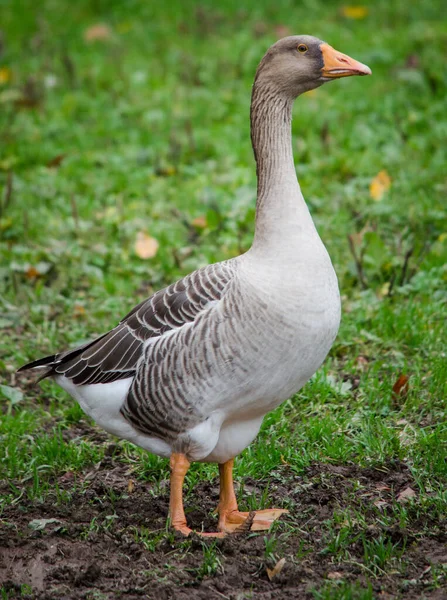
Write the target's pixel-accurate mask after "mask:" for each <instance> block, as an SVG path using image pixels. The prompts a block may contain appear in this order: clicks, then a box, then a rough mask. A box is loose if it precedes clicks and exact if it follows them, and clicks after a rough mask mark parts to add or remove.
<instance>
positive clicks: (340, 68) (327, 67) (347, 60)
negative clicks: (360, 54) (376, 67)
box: [320, 44, 371, 79]
mask: <svg viewBox="0 0 447 600" xmlns="http://www.w3.org/2000/svg"><path fill="white" fill-rule="evenodd" d="M320 49H321V52H322V54H323V61H324V65H323V68H322V69H321V73H322V75H323V77H328V78H330V79H338V78H339V77H350V76H351V75H371V69H370V68H369V67H367V66H366V65H364V64H362V63H361V62H358V61H357V60H354V59H353V58H351V57H350V56H346V54H342V53H341V52H337V50H334V48H332V46H329V44H321V46H320Z"/></svg>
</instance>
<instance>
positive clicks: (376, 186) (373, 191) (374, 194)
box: [369, 170, 391, 202]
mask: <svg viewBox="0 0 447 600" xmlns="http://www.w3.org/2000/svg"><path fill="white" fill-rule="evenodd" d="M390 187H391V177H390V176H389V175H388V173H387V172H386V171H385V170H383V171H379V173H377V175H376V176H375V177H374V178H373V179H372V180H371V183H370V184H369V193H370V195H371V198H372V199H373V200H376V201H377V202H378V201H379V200H382V197H383V195H384V193H385V192H386V191H387V190H389V189H390Z"/></svg>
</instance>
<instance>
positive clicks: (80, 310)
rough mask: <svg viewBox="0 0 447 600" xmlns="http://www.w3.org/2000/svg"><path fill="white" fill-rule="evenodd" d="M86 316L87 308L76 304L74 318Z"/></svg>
mask: <svg viewBox="0 0 447 600" xmlns="http://www.w3.org/2000/svg"><path fill="white" fill-rule="evenodd" d="M84 315H85V308H84V307H83V306H82V304H75V305H74V306H73V316H74V317H83V316H84Z"/></svg>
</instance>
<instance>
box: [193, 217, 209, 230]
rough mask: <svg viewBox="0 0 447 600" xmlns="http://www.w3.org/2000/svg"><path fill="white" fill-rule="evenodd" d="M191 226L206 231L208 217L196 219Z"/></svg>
mask: <svg viewBox="0 0 447 600" xmlns="http://www.w3.org/2000/svg"><path fill="white" fill-rule="evenodd" d="M191 225H194V227H197V229H205V227H206V226H207V222H206V217H204V216H202V217H196V218H195V219H193V220H192V221H191Z"/></svg>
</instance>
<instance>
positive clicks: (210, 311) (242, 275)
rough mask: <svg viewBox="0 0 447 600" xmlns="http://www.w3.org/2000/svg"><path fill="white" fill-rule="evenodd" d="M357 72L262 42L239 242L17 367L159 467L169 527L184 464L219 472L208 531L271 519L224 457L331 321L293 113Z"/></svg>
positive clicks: (179, 510)
mask: <svg viewBox="0 0 447 600" xmlns="http://www.w3.org/2000/svg"><path fill="white" fill-rule="evenodd" d="M370 74H371V70H370V69H369V67H367V66H366V65H364V64H362V63H360V62H358V61H356V60H354V59H352V58H350V57H349V56H347V55H345V54H342V53H340V52H338V51H336V50H335V49H334V48H332V47H331V46H330V45H329V44H327V43H326V42H323V41H322V40H320V39H317V38H315V37H312V36H308V35H298V36H289V37H286V38H283V39H281V40H279V41H278V42H276V43H275V44H273V46H271V47H270V48H269V50H268V51H267V53H266V54H265V56H264V57H263V58H262V60H261V62H260V64H259V66H258V69H257V71H256V76H255V80H254V85H253V90H252V100H251V111H250V119H251V120H250V122H251V141H252V146H253V151H254V157H255V160H256V167H257V169H256V171H257V202H256V219H255V233H254V239H253V243H252V246H251V247H250V249H249V250H248V251H247V252H245V253H244V254H242V255H240V256H237V257H235V258H232V259H229V260H225V261H223V262H219V263H216V264H210V265H208V266H205V267H203V268H199V269H198V270H196V271H194V272H193V273H191V274H189V275H187V276H186V277H184V278H183V279H180V280H179V281H177V282H175V283H173V284H172V285H169V286H168V287H166V288H164V289H162V290H160V291H158V292H156V293H155V294H153V295H152V296H151V297H150V298H148V299H147V300H144V301H143V302H141V303H140V304H138V305H137V306H135V308H133V310H131V311H130V312H129V314H128V315H127V316H125V317H124V319H122V321H120V323H119V324H118V325H117V326H116V327H115V328H114V329H112V330H111V331H109V332H107V333H104V334H103V335H101V336H100V337H98V338H97V339H95V340H93V341H91V342H88V343H86V344H84V345H82V346H80V347H78V348H76V349H71V350H67V351H65V352H61V353H58V354H54V355H52V356H48V357H46V358H41V359H39V360H36V361H34V362H31V363H29V364H26V365H24V366H23V367H21V368H20V369H19V371H24V370H28V369H32V370H34V371H36V372H37V373H38V374H39V375H40V377H39V381H40V380H41V379H43V378H45V377H52V378H53V379H54V380H55V381H56V382H57V383H58V384H59V385H60V386H61V387H62V388H63V389H64V390H66V391H67V392H68V393H69V394H70V395H71V396H72V397H73V398H74V399H76V400H77V401H78V402H79V404H80V406H81V407H82V409H83V410H84V411H85V413H87V415H89V416H90V417H91V418H92V419H93V420H94V421H95V422H96V423H97V424H98V425H100V426H101V427H102V428H103V429H105V430H106V431H107V432H109V433H111V434H113V435H115V436H118V437H120V438H124V439H126V440H129V441H130V442H132V443H134V444H136V445H137V446H140V447H141V448H144V449H145V450H147V451H149V452H152V453H154V454H156V455H159V456H162V457H165V458H169V460H170V473H171V474H170V502H169V516H170V523H171V526H172V527H173V528H174V529H175V530H177V531H179V532H181V533H182V534H184V535H189V534H190V533H191V532H192V531H193V530H192V529H191V528H190V527H189V526H188V524H187V520H186V517H185V512H184V506H183V483H184V479H185V475H186V473H187V471H188V468H189V466H190V463H191V462H192V461H203V462H215V463H218V465H219V475H220V496H219V503H218V507H217V510H218V527H217V531H216V532H211V533H206V532H198V533H199V534H200V535H211V536H223V535H225V534H228V533H233V532H238V531H243V530H244V528H245V530H247V528H248V529H251V530H254V531H262V530H264V529H268V528H269V527H270V526H271V524H272V523H273V522H274V521H275V520H276V519H277V518H278V517H279V516H280V515H281V514H283V513H284V512H287V511H286V510H284V509H264V510H259V511H252V512H250V513H247V512H243V511H239V509H238V505H237V501H236V496H235V493H234V487H233V464H234V458H235V457H236V456H237V455H238V454H239V453H240V452H242V450H244V449H245V448H246V447H247V446H248V445H249V444H250V443H251V442H252V441H253V440H254V439H255V437H256V435H257V434H258V432H259V429H260V427H261V424H262V421H263V418H264V416H265V415H266V414H267V413H268V412H269V411H272V410H273V409H274V408H276V407H277V406H278V405H279V404H281V403H282V402H283V401H285V400H286V399H288V398H290V397H291V396H292V395H293V394H295V393H296V392H297V391H298V390H300V388H302V387H303V385H304V384H305V383H306V382H307V381H308V380H309V379H310V378H311V377H312V375H313V374H314V373H315V372H316V370H317V369H318V368H319V367H320V365H321V364H322V363H323V361H324V359H325V358H326V356H327V354H328V352H329V350H330V348H331V346H332V344H333V342H334V339H335V337H336V335H337V332H338V328H339V324H340V314H341V308H340V295H339V289H338V282H337V277H336V274H335V271H334V268H333V266H332V263H331V260H330V257H329V255H328V252H327V250H326V248H325V246H324V244H323V242H322V241H321V239H320V237H319V235H318V233H317V230H316V228H315V225H314V223H313V220H312V217H311V215H310V213H309V210H308V208H307V205H306V203H305V201H304V198H303V196H302V193H301V190H300V186H299V183H298V180H297V175H296V171H295V165H294V160H293V152H292V140H291V119H292V105H293V102H294V100H295V98H297V97H298V96H299V95H300V94H302V93H304V92H307V91H309V90H312V89H315V88H317V87H319V86H321V85H322V84H324V83H326V82H329V81H332V80H334V79H339V78H342V77H349V76H352V75H370Z"/></svg>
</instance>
